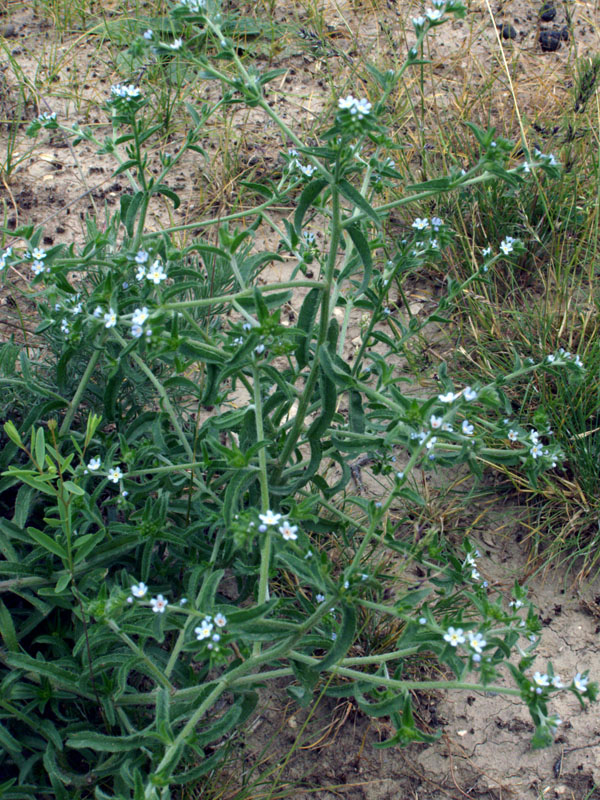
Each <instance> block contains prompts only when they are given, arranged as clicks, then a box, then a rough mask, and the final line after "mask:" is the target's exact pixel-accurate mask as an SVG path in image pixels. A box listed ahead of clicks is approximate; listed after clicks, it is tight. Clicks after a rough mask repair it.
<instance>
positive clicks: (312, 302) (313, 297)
mask: <svg viewBox="0 0 600 800" xmlns="http://www.w3.org/2000/svg"><path fill="white" fill-rule="evenodd" d="M320 292H321V290H320V289H317V287H316V286H315V287H313V288H312V289H311V290H310V291H309V292H308V294H307V295H306V297H305V298H304V301H303V302H302V307H301V309H300V313H299V314H298V321H297V323H296V328H297V330H299V331H302V333H303V334H304V336H303V337H302V339H300V341H299V342H298V345H297V346H296V351H295V356H296V361H297V363H298V367H299V368H300V369H304V367H305V366H306V365H307V364H308V361H309V357H310V342H311V336H312V332H313V328H314V324H315V319H316V318H317V312H318V310H319V302H318V301H319V297H320Z"/></svg>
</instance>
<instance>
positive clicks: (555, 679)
mask: <svg viewBox="0 0 600 800" xmlns="http://www.w3.org/2000/svg"><path fill="white" fill-rule="evenodd" d="M550 683H551V684H552V686H554V688H555V689H562V688H563V687H564V683H563V682H562V678H561V677H560V675H553V676H552V679H551V681H550Z"/></svg>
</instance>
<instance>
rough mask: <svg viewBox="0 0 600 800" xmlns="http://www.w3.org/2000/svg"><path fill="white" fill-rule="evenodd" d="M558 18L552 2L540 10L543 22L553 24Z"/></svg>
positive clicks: (545, 4)
mask: <svg viewBox="0 0 600 800" xmlns="http://www.w3.org/2000/svg"><path fill="white" fill-rule="evenodd" d="M555 16H556V9H555V8H554V4H553V3H551V2H547V3H544V5H543V6H542V7H541V8H540V19H541V20H542V22H551V21H552V20H553V19H554V17H555Z"/></svg>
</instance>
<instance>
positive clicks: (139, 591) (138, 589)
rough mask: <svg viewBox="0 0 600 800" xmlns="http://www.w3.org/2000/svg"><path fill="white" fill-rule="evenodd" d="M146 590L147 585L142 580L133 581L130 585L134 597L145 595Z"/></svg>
mask: <svg viewBox="0 0 600 800" xmlns="http://www.w3.org/2000/svg"><path fill="white" fill-rule="evenodd" d="M147 591H148V587H147V586H146V584H145V583H144V581H140V582H139V583H134V584H133V586H132V587H131V594H132V595H133V596H134V597H145V595H146V592H147Z"/></svg>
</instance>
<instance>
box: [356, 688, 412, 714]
mask: <svg viewBox="0 0 600 800" xmlns="http://www.w3.org/2000/svg"><path fill="white" fill-rule="evenodd" d="M354 696H355V697H356V702H357V703H358V707H359V708H360V710H361V711H364V713H365V714H368V715H369V716H370V717H389V716H390V715H391V714H392V713H393V712H394V711H397V710H398V709H399V708H402V707H403V706H404V702H405V698H404V695H402V694H397V695H394V696H392V697H386V698H385V700H380V701H379V702H378V703H369V702H368V700H366V699H365V698H364V697H363V695H362V694H361V693H360V692H356V693H355V695H354Z"/></svg>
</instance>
